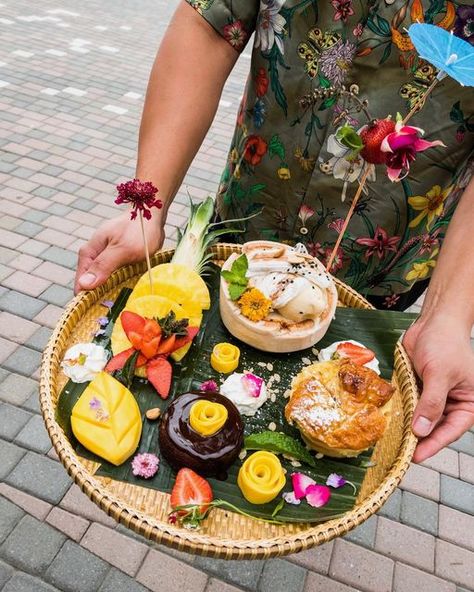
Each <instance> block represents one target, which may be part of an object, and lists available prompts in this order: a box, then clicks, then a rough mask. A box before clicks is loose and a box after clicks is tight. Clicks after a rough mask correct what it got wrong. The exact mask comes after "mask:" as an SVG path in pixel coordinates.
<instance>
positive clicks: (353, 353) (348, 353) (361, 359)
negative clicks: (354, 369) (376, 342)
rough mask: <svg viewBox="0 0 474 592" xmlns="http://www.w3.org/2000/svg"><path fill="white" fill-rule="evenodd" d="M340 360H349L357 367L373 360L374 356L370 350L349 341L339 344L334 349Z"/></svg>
mask: <svg viewBox="0 0 474 592" xmlns="http://www.w3.org/2000/svg"><path fill="white" fill-rule="evenodd" d="M336 351H337V353H338V354H339V355H340V356H341V358H349V359H350V360H352V361H353V362H354V364H357V365H358V366H363V365H364V364H367V362H370V361H371V360H373V359H374V358H375V354H374V352H373V351H372V350H371V349H368V348H367V347H363V346H361V345H356V344H355V343H351V342H350V341H345V342H344V343H340V344H339V345H338V346H337V349H336Z"/></svg>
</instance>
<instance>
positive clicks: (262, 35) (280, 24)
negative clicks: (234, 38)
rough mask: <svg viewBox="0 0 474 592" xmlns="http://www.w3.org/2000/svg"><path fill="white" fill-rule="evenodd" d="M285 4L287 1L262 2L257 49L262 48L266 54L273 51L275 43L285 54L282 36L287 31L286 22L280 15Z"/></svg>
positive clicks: (256, 40) (261, 0)
mask: <svg viewBox="0 0 474 592" xmlns="http://www.w3.org/2000/svg"><path fill="white" fill-rule="evenodd" d="M284 3H285V0H260V11H259V13H258V18H257V30H256V33H255V47H260V48H261V49H262V52H264V53H268V52H269V51H271V49H272V47H273V45H274V44H275V43H276V44H277V47H278V49H279V50H280V53H281V54H282V55H283V53H284V47H283V39H282V37H281V36H282V34H283V33H284V30H285V25H286V20H285V19H284V18H283V17H282V16H281V14H278V13H279V12H280V10H281V8H282V6H283V4H284Z"/></svg>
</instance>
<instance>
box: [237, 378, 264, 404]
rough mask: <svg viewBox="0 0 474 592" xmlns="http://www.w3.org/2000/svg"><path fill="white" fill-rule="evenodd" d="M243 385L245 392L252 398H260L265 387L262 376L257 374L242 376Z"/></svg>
mask: <svg viewBox="0 0 474 592" xmlns="http://www.w3.org/2000/svg"><path fill="white" fill-rule="evenodd" d="M242 384H243V385H244V388H245V390H246V391H247V393H248V394H249V395H250V396H251V397H255V398H257V397H259V396H260V393H261V392H262V385H263V378H260V376H255V374H250V372H248V373H247V374H244V375H243V376H242Z"/></svg>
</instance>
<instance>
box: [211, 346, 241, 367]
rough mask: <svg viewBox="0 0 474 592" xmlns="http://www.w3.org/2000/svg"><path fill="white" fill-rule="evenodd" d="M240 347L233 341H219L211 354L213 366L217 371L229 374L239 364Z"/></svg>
mask: <svg viewBox="0 0 474 592" xmlns="http://www.w3.org/2000/svg"><path fill="white" fill-rule="evenodd" d="M239 359H240V349H239V348H238V347H237V346H236V345H232V343H226V342H222V343H218V344H216V345H215V346H214V348H213V350H212V354H211V366H212V367H213V368H214V370H216V372H222V373H223V374H229V373H230V372H233V371H234V370H235V369H236V368H237V366H238V365H239Z"/></svg>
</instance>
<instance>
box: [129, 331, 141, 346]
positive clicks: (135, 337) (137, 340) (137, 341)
mask: <svg viewBox="0 0 474 592" xmlns="http://www.w3.org/2000/svg"><path fill="white" fill-rule="evenodd" d="M127 338H128V340H129V341H130V343H131V344H132V345H133V347H134V348H135V349H141V347H142V343H143V337H142V335H140V334H139V333H137V332H136V331H129V333H128V334H127Z"/></svg>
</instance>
